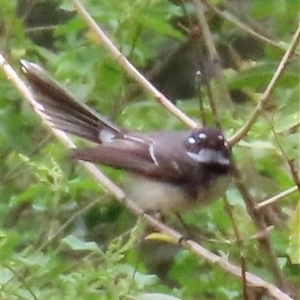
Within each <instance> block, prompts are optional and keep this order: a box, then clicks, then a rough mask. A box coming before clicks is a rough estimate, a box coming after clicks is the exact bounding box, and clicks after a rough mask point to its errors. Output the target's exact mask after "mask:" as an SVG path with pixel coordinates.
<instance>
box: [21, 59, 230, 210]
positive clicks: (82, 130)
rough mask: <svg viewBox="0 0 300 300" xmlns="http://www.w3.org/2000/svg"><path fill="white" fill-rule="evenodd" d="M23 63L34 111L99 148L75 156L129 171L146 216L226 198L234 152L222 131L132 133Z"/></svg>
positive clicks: (130, 189) (132, 191) (130, 188)
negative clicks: (147, 213) (81, 102)
mask: <svg viewBox="0 0 300 300" xmlns="http://www.w3.org/2000/svg"><path fill="white" fill-rule="evenodd" d="M21 63H22V69H23V71H24V74H25V76H26V79H27V83H28V85H29V88H30V90H31V92H32V97H33V100H34V101H35V102H36V105H35V109H37V110H39V111H40V112H41V113H42V114H43V115H44V116H45V118H46V119H47V120H48V121H49V122H50V123H51V124H52V125H53V127H55V128H56V129H59V130H62V131H65V132H67V133H71V134H74V135H76V136H79V137H81V138H83V139H86V140H89V141H91V142H94V143H95V144H96V145H95V146H93V147H89V148H84V149H73V150H72V152H71V156H72V157H73V158H76V159H79V160H84V161H90V162H93V163H100V164H104V165H107V166H111V167H114V168H117V169H122V170H125V171H128V175H129V178H130V180H128V181H127V182H126V187H125V190H126V191H127V194H128V196H129V197H130V198H131V199H132V200H133V201H135V202H136V203H137V204H138V205H139V206H140V207H141V208H142V209H144V210H145V211H161V212H168V211H178V212H179V211H181V210H183V209H188V208H192V207H195V206H197V205H201V204H205V203H208V202H210V201H212V200H215V199H217V198H218V197H220V196H222V195H223V194H224V193H225V191H226V189H227V187H228V185H229V183H230V174H231V165H232V164H231V150H230V148H229V146H228V145H227V143H226V140H225V138H224V136H223V134H222V132H221V131H220V130H218V129H211V128H205V127H204V128H195V129H193V130H187V131H178V132H172V131H171V132H167V131H159V132H151V133H139V132H129V131H127V130H125V129H123V128H120V127H118V126H117V125H115V124H113V123H111V122H110V121H108V120H106V119H105V118H104V117H103V116H101V115H99V114H98V113H97V112H95V111H93V110H92V109H90V108H88V107H87V106H85V105H82V104H79V103H78V102H76V101H75V100H74V98H73V97H72V96H71V95H70V94H69V93H68V92H67V91H66V90H65V89H63V88H62V87H60V86H59V85H58V84H57V83H56V82H55V81H54V80H53V79H52V78H51V77H50V76H49V75H48V74H47V73H46V72H45V71H44V70H43V69H42V68H41V67H39V66H38V65H36V64H33V63H31V62H27V61H22V62H21Z"/></svg>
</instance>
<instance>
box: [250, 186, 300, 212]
mask: <svg viewBox="0 0 300 300" xmlns="http://www.w3.org/2000/svg"><path fill="white" fill-rule="evenodd" d="M297 190H298V186H293V187H291V188H289V189H287V190H285V191H283V192H280V193H279V194H277V195H275V196H273V197H271V198H269V199H267V200H265V201H263V202H260V203H258V204H256V205H255V208H256V209H261V208H263V207H266V206H268V205H270V204H273V203H275V202H276V201H278V200H280V199H282V198H284V197H286V196H288V195H290V194H292V193H294V192H296V191H297Z"/></svg>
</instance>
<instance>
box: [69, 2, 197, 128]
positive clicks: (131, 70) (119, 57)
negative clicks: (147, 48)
mask: <svg viewBox="0 0 300 300" xmlns="http://www.w3.org/2000/svg"><path fill="white" fill-rule="evenodd" d="M74 5H75V8H76V10H77V11H78V13H79V14H80V15H81V16H82V18H83V19H84V20H85V21H86V23H87V24H88V26H89V27H90V29H91V30H92V31H93V32H94V33H95V34H96V36H97V37H98V38H99V39H100V41H101V42H102V44H103V45H104V46H105V47H106V48H107V49H108V50H109V51H110V53H111V55H112V56H113V58H114V59H115V60H116V62H118V63H119V64H120V65H121V66H122V67H123V69H124V70H125V72H126V73H127V74H128V75H129V76H131V77H132V78H134V79H135V80H136V81H137V82H138V83H139V84H140V85H141V86H142V87H143V88H144V89H145V91H147V92H149V94H151V95H152V96H153V97H154V98H155V99H156V100H157V101H158V102H160V103H161V104H162V105H163V106H164V107H165V108H166V109H167V110H168V111H170V112H171V113H172V114H173V115H174V116H176V117H177V118H178V119H180V120H181V121H183V122H184V123H185V124H187V125H188V126H189V127H191V128H194V127H197V126H199V124H197V123H196V122H195V121H193V120H192V119H191V118H189V117H188V116H187V115H185V114H184V113H183V112H182V111H181V110H180V109H178V108H177V107H176V106H175V105H174V104H173V103H172V102H171V101H170V100H168V99H167V98H166V97H165V96H164V95H163V94H162V93H161V92H160V91H159V90H157V89H156V88H155V87H154V86H153V85H152V84H151V83H150V82H149V81H148V80H147V79H146V78H145V77H144V76H143V75H142V74H141V73H140V72H139V71H138V70H137V69H136V68H135V67H134V66H133V65H132V64H131V63H130V62H129V61H128V60H127V59H126V57H125V56H124V55H123V54H122V53H121V52H120V51H119V50H118V48H117V47H116V46H115V45H114V44H113V43H112V41H111V40H110V39H109V38H108V37H107V35H106V34H105V33H104V31H103V30H102V29H101V28H100V27H99V26H98V24H97V23H96V22H95V21H94V20H93V19H92V18H91V16H90V15H89V13H88V12H87V11H86V10H85V8H84V7H83V6H82V5H81V3H80V2H79V1H77V0H75V1H74Z"/></svg>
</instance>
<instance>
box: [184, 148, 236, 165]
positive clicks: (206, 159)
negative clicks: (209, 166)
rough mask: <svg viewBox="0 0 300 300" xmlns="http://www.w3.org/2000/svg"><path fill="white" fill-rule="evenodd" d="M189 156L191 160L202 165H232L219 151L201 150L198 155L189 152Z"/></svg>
mask: <svg viewBox="0 0 300 300" xmlns="http://www.w3.org/2000/svg"><path fill="white" fill-rule="evenodd" d="M187 155H188V156H189V157H190V158H191V159H193V160H195V161H197V162H201V163H216V164H220V165H224V166H228V165H229V164H230V160H229V159H228V158H225V157H224V156H223V155H222V153H220V151H217V150H212V149H201V150H200V151H199V152H198V153H193V152H187Z"/></svg>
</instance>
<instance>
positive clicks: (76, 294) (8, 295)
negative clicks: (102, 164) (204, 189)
mask: <svg viewBox="0 0 300 300" xmlns="http://www.w3.org/2000/svg"><path fill="white" fill-rule="evenodd" d="M29 2H30V1H29ZM29 2H28V1H27V2H26V1H24V0H22V1H21V0H14V1H6V0H1V2H0V6H1V10H2V14H1V23H0V24H1V28H2V31H1V35H0V38H1V52H2V54H3V55H5V57H6V59H7V60H8V61H9V62H10V63H11V64H12V65H13V66H15V68H16V69H17V70H19V60H20V59H23V58H25V59H27V60H30V61H34V62H36V63H39V64H40V65H42V66H43V67H44V68H45V69H47V70H48V71H49V72H50V73H51V74H52V75H53V77H54V78H56V79H57V80H58V81H59V82H60V83H61V84H62V85H64V86H65V87H66V88H67V89H68V90H70V91H71V92H72V93H73V94H74V95H75V96H76V98H77V99H78V101H81V102H85V103H87V104H88V105H90V106H91V107H93V108H95V109H96V110H97V111H100V112H101V113H103V114H104V115H107V116H109V117H110V118H112V119H113V120H115V121H116V122H118V123H119V124H120V125H122V126H124V127H126V128H128V129H134V130H140V131H150V130H178V129H182V128H184V125H183V124H182V123H180V122H179V121H178V120H177V119H175V118H174V117H173V116H172V115H171V114H169V112H167V111H166V110H165V109H164V108H162V107H161V106H160V105H159V104H157V103H155V102H154V101H153V99H150V97H149V96H148V95H147V94H146V93H144V91H142V90H141V88H140V87H139V86H137V84H136V83H134V82H132V80H131V79H129V78H128V77H127V76H126V74H125V73H124V71H123V70H121V68H120V66H118V64H117V63H116V62H115V61H114V60H113V59H112V57H111V56H110V54H109V53H108V52H107V51H106V50H105V49H104V47H103V46H102V45H101V43H99V41H98V40H97V37H96V36H95V35H94V33H93V32H90V31H89V30H88V29H87V26H86V24H85V23H84V21H83V20H82V19H81V18H80V17H79V16H77V14H76V13H75V12H73V11H72V7H70V3H69V1H65V2H62V3H60V2H56V1H53V3H54V2H55V4H56V8H55V10H49V9H48V10H47V3H48V2H49V1H31V5H24V3H25V4H28V3H29ZM50 2H51V1H50ZM179 2H180V1H157V0H152V1H150V0H149V1H131V0H125V1H116V0H110V1H92V0H89V1H84V5H85V6H86V9H87V10H88V11H89V12H90V13H91V14H92V16H93V18H95V20H96V21H97V22H98V24H100V26H101V27H102V28H105V31H106V32H107V33H108V35H109V36H110V37H112V39H113V41H114V42H115V43H116V44H117V45H118V47H119V48H120V49H121V51H122V52H123V53H124V55H125V56H126V57H127V58H128V59H129V60H130V61H131V62H132V63H133V64H134V65H136V66H137V67H138V68H139V69H140V70H141V71H142V72H144V73H145V74H146V75H147V76H148V77H149V78H150V79H152V78H153V79H154V81H155V79H156V78H158V77H159V76H158V77H155V76H156V75H155V74H157V72H159V71H160V70H166V69H167V70H168V69H169V67H168V68H165V65H166V64H167V63H168V59H166V57H167V58H168V57H172V59H171V61H175V62H176V61H178V57H182V55H184V53H186V52H182V51H183V50H182V49H184V48H185V47H183V46H182V45H186V43H188V42H189V41H190V39H193V38H195V36H193V35H189V34H187V33H186V31H188V30H185V28H187V29H194V28H195V24H196V25H197V26H198V23H197V22H195V21H194V20H195V19H196V16H195V15H196V13H195V9H194V6H193V5H192V4H191V3H189V2H185V3H184V4H181V5H179V4H178V3H179ZM232 2H236V1H225V0H223V1H210V3H212V4H214V5H217V4H218V5H221V6H218V7H222V8H223V9H224V10H226V11H227V12H230V13H232V14H233V15H235V16H240V19H241V20H242V21H245V22H246V23H248V24H251V26H252V27H253V28H254V29H255V30H256V32H258V33H261V34H263V35H265V36H267V37H270V39H271V40H272V41H274V43H275V46H274V45H271V44H268V43H267V42H262V41H260V40H256V39H254V38H253V37H252V36H249V35H247V34H246V33H245V32H244V31H243V30H241V29H239V27H238V26H237V24H236V23H234V22H233V23H230V22H228V21H226V20H225V18H224V17H222V16H220V15H218V16H217V15H216V14H215V13H213V12H212V10H210V9H209V8H208V9H207V11H206V13H207V14H206V15H207V19H208V20H209V25H210V27H211V28H212V30H213V33H214V36H215V42H216V44H218V45H222V46H223V45H226V47H225V48H222V49H227V50H226V51H225V50H224V52H222V53H220V56H221V59H222V61H223V64H224V62H225V64H224V65H226V68H225V70H224V75H225V78H226V83H227V86H228V88H229V89H230V91H238V92H239V93H238V95H239V97H238V98H237V99H236V98H235V97H233V98H234V101H233V106H232V107H231V108H230V107H228V106H227V104H226V103H225V102H224V101H223V98H222V97H220V99H219V100H218V103H217V108H218V110H219V115H220V116H219V117H220V121H221V124H222V127H223V129H224V131H225V133H226V136H231V135H232V134H233V133H234V132H236V131H237V130H238V129H239V128H241V127H242V126H243V124H245V122H246V121H247V120H248V118H249V115H251V113H252V112H253V110H254V108H255V106H256V105H257V103H258V101H259V99H260V96H261V94H262V93H263V91H264V89H265V88H266V86H267V84H268V83H269V82H270V79H271V78H272V76H273V74H274V72H275V70H276V68H277V66H278V64H279V62H280V59H281V57H282V56H283V54H284V50H285V49H286V48H287V47H288V45H289V43H290V41H291V39H292V35H293V33H294V31H295V29H296V26H297V22H298V8H299V7H298V6H299V3H298V1H296V0H285V1H275V0H273V1H259V0H255V1H251V3H250V2H248V1H246V0H245V1H237V2H239V5H240V6H238V5H237V7H233V6H234V5H233V6H232V4H231V3H232ZM180 3H181V2H180ZM24 7H26V9H25V10H23V9H21V8H24ZM34 7H35V9H36V10H35V14H42V11H41V10H38V9H43V7H46V13H45V12H43V13H45V15H49V18H50V16H51V18H53V19H54V20H56V22H55V23H54V24H50V25H49V24H34V23H31V21H30V19H29V18H28V16H31V18H32V19H33V21H37V19H38V18H37V15H35V14H34V10H33V8H34ZM238 7H240V10H239V9H238ZM58 15H59V16H64V17H63V18H62V20H59V21H58V17H57V16H58ZM21 16H22V17H21ZM60 18H61V17H60ZM60 18H59V19H60ZM233 19H234V18H233ZM22 20H24V22H22ZM189 26H190V27H189ZM197 26H196V27H197ZM40 31H41V32H42V33H46V32H47V33H49V32H51V34H50V35H48V34H47V45H46V46H45V44H44V45H41V44H39V45H37V44H36V40H35V36H34V33H37V32H40ZM188 32H189V31H188ZM191 32H192V30H190V32H189V33H191ZM195 39H196V38H195ZM253 40H255V41H256V43H254V42H253ZM199 42H200V43H202V44H203V43H204V42H203V39H201V38H200V39H199ZM252 43H253V44H252ZM252 45H255V47H254V46H253V47H252ZM202 46H203V45H202ZM202 46H201V49H202ZM235 46H237V47H235ZM242 46H243V47H242ZM239 48H244V50H241V49H239ZM178 49H179V50H178ZM228 49H230V51H229V52H228V53H232V51H233V52H234V55H233V57H234V59H232V57H231V58H230V60H232V61H234V63H228V66H227V62H228V57H229V56H227V51H228ZM196 50H197V49H196ZM198 50H199V49H198ZM198 50H197V51H198ZM246 50H247V51H246ZM297 51H298V52H297V53H296V55H295V58H292V59H291V62H290V65H289V66H288V68H287V69H286V70H285V71H284V73H283V74H282V76H281V78H280V79H279V80H278V81H277V83H276V86H275V89H274V92H273V94H272V95H271V99H270V101H269V102H268V105H267V106H266V107H264V108H263V112H262V114H261V116H260V117H259V118H258V119H257V120H256V122H255V123H254V125H253V126H252V128H251V129H250V131H249V132H248V134H247V136H245V137H243V139H242V140H241V141H240V142H239V143H238V144H237V145H235V146H234V149H233V152H234V157H235V161H236V163H237V166H238V168H239V169H240V170H242V180H243V181H244V183H245V185H246V188H247V190H248V191H249V194H250V196H251V197H252V198H253V199H254V200H255V201H256V202H261V201H263V200H264V199H268V198H270V197H272V196H275V195H278V194H280V193H281V192H283V191H285V190H286V189H289V188H291V187H292V186H294V185H295V179H294V178H293V176H292V174H291V168H290V167H289V164H290V165H294V166H297V165H299V143H300V136H299V125H300V121H299V118H300V116H299V114H300V107H299V106H300V103H299V92H300V86H299V59H298V58H299V48H298V50H297ZM225 52H226V55H225ZM205 53H206V52H205V51H204V52H197V55H199V56H201V61H203V60H204V61H206V59H207V56H206V54H205ZM172 55H174V56H172ZM176 55H179V56H176ZM223 55H224V56H226V57H227V58H226V57H223ZM174 57H175V58H174ZM297 60H298V61H297ZM188 62H189V60H187V62H186V63H188ZM171 70H173V69H172V68H171ZM172 72H173V71H172ZM161 73H163V72H161ZM161 73H160V74H161ZM183 73H184V72H181V70H179V73H178V75H177V76H179V79H180V80H179V81H181V80H182V81H183V78H184V74H183ZM168 76H171V75H170V73H169V74H167V77H168ZM159 78H160V77H159ZM188 78H189V79H190V80H189V82H192V83H191V84H192V85H193V84H194V78H190V77H188ZM165 80H166V81H167V79H165ZM157 84H158V85H159V84H160V83H159V82H158V81H157ZM189 84H190V83H189ZM201 95H202V100H203V102H204V116H205V119H206V120H207V123H209V124H212V123H213V122H214V121H213V120H214V115H213V114H212V110H211V107H210V105H209V103H210V102H209V97H208V93H207V92H206V87H205V85H203V86H201ZM232 95H233V94H232ZM241 95H244V96H245V97H244V96H243V99H244V100H242V97H241ZM190 98H191V99H190V100H189V101H183V100H182V101H181V99H179V100H178V99H176V100H178V101H177V106H178V107H179V108H180V109H182V110H183V111H184V112H186V113H187V114H188V115H189V116H190V117H191V118H193V119H195V120H199V116H200V109H199V101H198V95H197V93H196V94H194V95H193V97H190ZM0 114H1V135H0V138H1V140H0V149H1V218H0V221H1V227H2V229H1V232H0V245H1V270H0V272H1V276H0V282H1V290H0V295H1V299H10V300H13V299H66V300H67V299H138V298H137V295H139V294H141V293H148V296H147V295H146V296H145V295H144V296H140V298H139V299H148V298H145V297H150V296H151V294H153V295H158V294H157V293H160V294H169V295H173V296H174V297H179V298H182V299H187V300H189V299H241V297H242V283H241V280H239V279H236V278H233V277H231V276H229V275H227V276H225V274H226V273H225V271H224V270H222V269H220V268H217V267H215V266H212V265H210V264H208V263H207V262H205V261H203V260H202V259H200V258H199V257H195V255H193V254H192V253H190V252H189V251H186V250H182V249H180V247H177V246H176V245H169V244H168V243H163V242H162V243H160V242H159V241H158V242H155V241H154V242H149V241H148V242H144V234H142V231H143V229H144V227H145V226H144V224H141V222H137V221H136V218H135V217H133V216H132V215H131V214H130V213H129V212H127V211H126V210H125V209H124V208H123V207H122V206H121V205H119V204H117V203H115V201H114V200H113V199H111V196H110V195H108V193H107V191H105V190H103V188H102V187H100V186H98V185H97V184H96V183H95V182H94V181H93V180H92V179H90V178H88V175H87V174H86V173H85V172H83V171H82V170H81V169H80V167H76V166H75V164H74V163H73V162H70V160H68V158H67V154H66V150H65V149H64V148H63V147H62V146H61V145H59V144H58V142H57V141H55V140H54V139H53V138H52V137H51V135H50V134H49V133H47V132H46V130H45V129H44V128H43V126H42V124H41V122H40V120H38V118H36V117H35V115H34V113H33V112H32V111H31V109H30V108H28V107H27V104H25V103H24V101H23V99H21V97H20V95H19V94H18V93H17V91H16V90H15V89H14V87H13V86H12V84H11V83H10V82H9V81H8V80H7V79H6V78H4V76H2V75H1V94H0ZM202 117H203V116H202ZM295 168H296V167H295ZM103 169H104V171H105V172H106V173H107V174H108V176H109V177H110V178H112V179H113V180H115V181H116V182H118V183H119V182H121V178H122V177H124V174H123V173H122V172H120V171H116V170H112V169H110V168H103ZM227 198H228V201H229V205H228V206H226V205H224V202H222V201H217V202H215V203H213V204H212V205H210V206H209V207H205V208H199V209H197V210H195V211H193V212H188V213H186V214H185V215H184V216H183V217H184V221H185V222H186V223H187V225H188V226H190V227H191V230H192V232H193V233H194V232H195V237H196V238H197V239H198V240H200V241H201V244H202V245H203V246H205V247H206V248H208V249H210V250H211V251H212V252H215V253H218V254H219V255H221V256H222V257H224V258H226V259H228V260H230V261H233V262H234V263H235V264H239V263H240V255H241V253H243V257H244V258H245V261H246V268H247V270H249V271H250V272H253V273H254V274H256V275H257V276H259V277H261V278H262V279H264V280H267V281H268V282H271V283H273V284H277V282H276V276H274V274H273V273H272V271H271V270H270V268H269V265H268V262H267V261H268V259H267V257H268V253H264V251H263V249H261V248H260V247H259V241H258V240H259V239H258V238H259V234H261V233H260V232H257V228H256V227H255V224H254V222H253V220H252V218H251V217H250V216H249V215H248V213H247V209H246V206H245V204H244V202H243V199H242V197H241V194H240V193H239V191H238V189H237V188H236V187H234V186H233V187H232V188H230V190H229V191H228V193H227ZM226 207H227V208H226ZM228 207H229V208H230V209H231V214H229V213H228ZM260 214H261V215H262V218H263V219H264V221H265V222H266V224H267V225H268V230H269V234H270V240H271V245H272V249H274V251H275V253H276V260H277V261H278V262H279V263H280V272H281V273H282V277H283V278H284V280H285V281H286V282H288V284H289V285H290V286H294V287H295V289H291V294H293V293H294V294H296V293H297V292H296V289H297V288H298V291H299V272H300V269H299V265H296V264H299V262H300V259H299V239H300V237H299V232H300V228H299V193H298V194H297V192H296V193H293V194H290V195H288V196H286V197H284V198H283V199H282V200H281V201H280V202H278V204H275V205H273V206H268V207H267V208H264V209H261V210H260ZM232 219H233V220H235V224H236V226H237V227H238V230H239V233H240V238H241V240H242V245H241V244H239V243H238V242H237V236H236V232H235V230H234V226H233V224H232ZM174 226H175V227H176V228H181V225H180V224H178V222H175V224H174ZM297 285H298V287H297ZM149 295H150V296H149ZM160 296H161V295H160ZM143 297H144V298H143ZM154 297H155V296H154ZM157 297H158V296H157ZM156 299H158V298H156ZM162 299H163V298H162ZM166 299H167V298H166ZM257 299H260V298H259V296H257Z"/></svg>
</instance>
